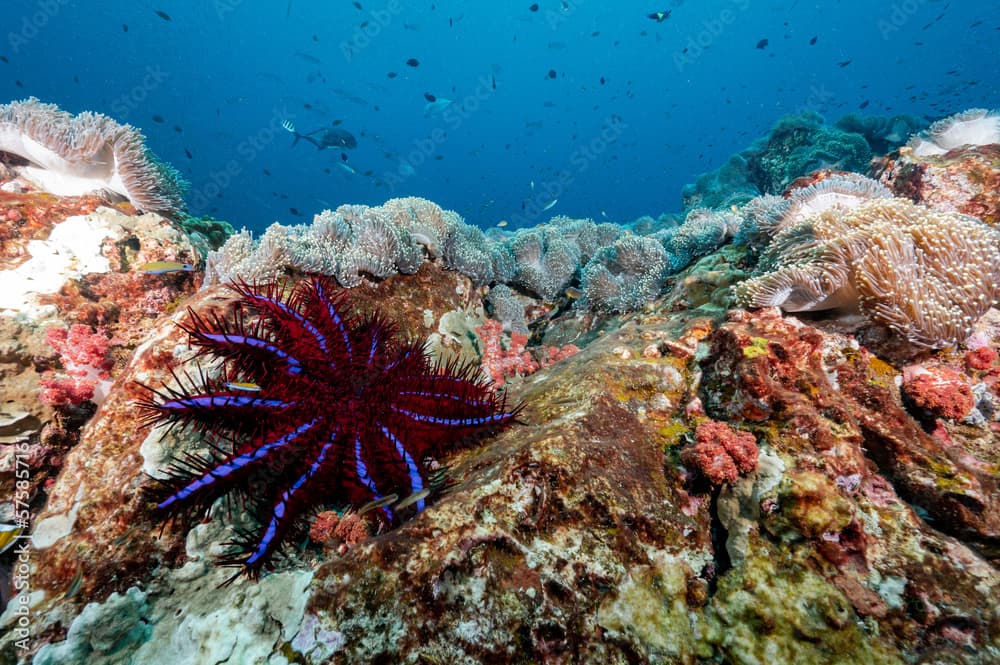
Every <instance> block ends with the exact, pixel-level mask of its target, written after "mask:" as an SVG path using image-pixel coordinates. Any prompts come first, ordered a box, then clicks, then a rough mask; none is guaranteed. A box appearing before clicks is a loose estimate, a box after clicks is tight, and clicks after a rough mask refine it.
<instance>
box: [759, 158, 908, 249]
mask: <svg viewBox="0 0 1000 665" xmlns="http://www.w3.org/2000/svg"><path fill="white" fill-rule="evenodd" d="M889 198H892V192H890V191H889V190H888V189H887V188H886V187H885V186H884V185H882V184H881V183H879V182H878V181H877V180H872V179H871V178H866V177H865V176H863V175H859V174H857V173H849V172H834V173H832V174H830V175H829V176H828V177H826V178H824V179H823V180H820V181H818V182H814V183H812V184H809V185H807V186H805V187H795V188H793V189H792V190H791V191H790V192H788V195H787V197H786V198H785V201H784V204H781V205H775V206H773V207H771V208H770V210H769V211H768V213H767V214H764V215H760V216H759V217H758V218H757V227H758V230H759V231H760V232H761V233H763V234H764V235H766V236H773V235H774V234H776V233H778V232H779V231H781V230H782V229H785V228H788V227H790V226H794V225H795V224H798V223H800V222H804V221H805V220H806V219H808V218H810V217H812V216H814V215H818V214H819V213H821V212H824V211H826V210H832V209H834V208H840V209H841V210H850V209H852V208H857V207H858V206H859V205H861V204H863V203H865V202H867V201H870V200H872V199H889Z"/></svg>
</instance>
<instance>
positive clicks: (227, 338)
mask: <svg viewBox="0 0 1000 665" xmlns="http://www.w3.org/2000/svg"><path fill="white" fill-rule="evenodd" d="M199 336H200V337H204V338H205V339H208V340H211V341H213V342H225V343H227V344H243V345H246V346H249V347H251V348H253V349H263V350H265V351H267V352H268V353H273V354H274V355H276V356H277V357H279V358H281V359H282V360H284V361H285V363H286V364H287V365H288V373H289V374H300V373H301V372H302V363H300V362H299V361H298V360H297V359H296V358H293V357H292V356H290V355H288V354H287V353H285V352H284V351H282V350H281V349H279V348H278V347H276V346H275V345H274V344H271V343H270V342H269V341H267V340H266V339H259V338H257V337H248V336H246V335H227V334H225V333H200V334H199Z"/></svg>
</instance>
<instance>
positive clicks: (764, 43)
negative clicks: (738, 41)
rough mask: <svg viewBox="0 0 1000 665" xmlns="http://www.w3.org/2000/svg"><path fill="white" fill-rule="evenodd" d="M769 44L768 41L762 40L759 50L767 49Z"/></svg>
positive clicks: (758, 44)
mask: <svg viewBox="0 0 1000 665" xmlns="http://www.w3.org/2000/svg"><path fill="white" fill-rule="evenodd" d="M768 43H769V42H768V41H767V40H766V39H762V40H760V41H759V42H757V48H759V49H761V50H763V49H766V48H767V45H768Z"/></svg>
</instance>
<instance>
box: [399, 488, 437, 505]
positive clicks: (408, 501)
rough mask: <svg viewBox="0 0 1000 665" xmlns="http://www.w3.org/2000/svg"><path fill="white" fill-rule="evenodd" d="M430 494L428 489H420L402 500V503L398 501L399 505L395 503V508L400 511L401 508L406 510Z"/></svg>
mask: <svg viewBox="0 0 1000 665" xmlns="http://www.w3.org/2000/svg"><path fill="white" fill-rule="evenodd" d="M430 494H431V491H430V490H429V489H422V490H420V491H419V492H414V493H413V494H411V495H410V496H408V497H406V498H405V499H403V500H402V501H400V502H399V503H397V504H396V506H395V507H396V510H402V509H403V508H406V507H407V506H412V505H413V504H415V503H417V502H419V501H423V500H424V499H426V498H427V497H428V496H430Z"/></svg>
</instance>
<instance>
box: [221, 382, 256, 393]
mask: <svg viewBox="0 0 1000 665" xmlns="http://www.w3.org/2000/svg"><path fill="white" fill-rule="evenodd" d="M226 387H227V388H229V389H230V390H242V391H244V392H248V393H259V392H260V386H258V385H257V384H256V383H254V382H252V381H230V382H229V383H227V384H226Z"/></svg>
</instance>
